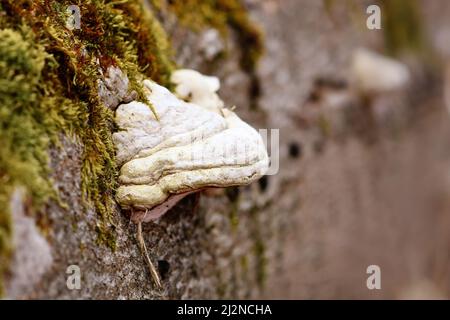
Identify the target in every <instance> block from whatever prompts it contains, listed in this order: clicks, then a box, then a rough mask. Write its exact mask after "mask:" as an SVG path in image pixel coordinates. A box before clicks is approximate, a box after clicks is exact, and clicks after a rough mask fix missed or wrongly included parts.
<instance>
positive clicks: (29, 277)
mask: <svg viewBox="0 0 450 320" xmlns="http://www.w3.org/2000/svg"><path fill="white" fill-rule="evenodd" d="M75 2H77V1H75ZM106 2H108V1H106ZM5 3H6V2H5ZM62 3H64V4H68V3H66V1H62ZM93 3H96V2H95V1H93ZM143 3H144V7H142V10H144V8H145V10H148V11H149V12H151V13H152V14H153V15H154V17H155V19H157V21H158V23H160V25H161V29H162V31H161V32H164V33H165V34H166V35H167V39H168V43H169V44H170V47H171V52H172V55H173V61H174V63H175V64H176V65H177V66H180V67H184V68H192V69H195V70H198V71H200V72H202V73H204V74H208V75H215V76H217V77H219V78H220V80H221V89H220V92H219V94H220V96H221V98H222V99H223V100H224V101H225V103H226V105H227V106H233V105H235V106H237V108H236V112H237V114H238V115H239V116H240V117H242V118H243V119H244V120H245V121H247V122H249V123H250V124H252V125H253V126H254V127H255V128H261V129H279V142H278V143H276V141H275V142H272V144H273V146H272V147H273V148H269V150H272V155H271V156H272V160H273V159H275V158H274V157H277V153H276V151H277V149H278V151H279V153H278V158H279V170H278V173H277V174H275V175H270V176H265V177H264V178H263V179H261V180H260V181H259V182H257V183H254V184H252V185H250V186H247V187H239V188H229V189H226V190H223V192H219V193H216V194H206V195H205V194H202V195H201V197H200V199H199V200H198V199H197V198H196V196H195V195H193V196H189V197H187V198H186V199H184V200H183V201H182V202H181V203H180V204H178V205H177V206H176V207H175V208H174V209H173V210H171V211H170V212H169V213H168V214H167V215H166V216H164V217H163V218H162V219H161V220H160V221H159V222H158V223H156V224H149V225H146V226H144V237H145V240H146V243H147V246H148V247H149V248H151V255H152V259H154V260H155V261H156V262H157V266H158V269H159V272H160V274H161V277H162V279H163V286H164V288H163V289H162V290H157V289H155V288H153V287H152V285H151V282H150V280H149V279H150V278H149V275H148V274H147V273H146V268H145V265H144V263H143V261H142V258H141V256H140V253H139V250H138V247H137V245H136V242H135V240H134V232H135V227H134V226H133V225H132V224H130V223H129V219H128V217H126V216H124V215H123V214H122V213H121V212H120V210H119V209H118V208H117V206H116V205H114V204H112V205H111V208H112V209H111V210H112V215H111V221H112V224H113V225H114V244H115V245H114V247H115V249H114V250H112V249H111V248H110V247H108V246H106V245H103V244H101V243H99V241H98V230H99V220H98V214H99V213H98V208H96V207H95V206H89V205H88V206H86V205H83V200H82V199H83V192H84V191H83V189H82V184H83V179H82V177H81V176H80V172H81V171H82V164H83V156H84V155H85V153H83V150H84V149H83V143H80V140H79V139H78V140H77V138H76V137H75V138H73V137H71V136H70V135H67V136H66V135H62V136H61V137H60V142H61V143H62V145H60V146H59V149H57V148H56V147H55V148H54V147H51V148H50V149H49V150H50V158H49V159H50V160H49V163H50V165H49V166H50V169H51V170H50V173H49V174H50V176H51V178H52V180H53V181H54V185H55V186H56V188H57V190H58V193H59V195H60V197H61V198H62V200H63V201H64V202H65V203H67V204H68V206H60V205H59V204H58V202H57V201H55V200H52V199H50V200H48V201H46V203H45V204H44V205H43V207H40V209H39V210H33V209H32V208H31V206H30V205H29V203H28V204H27V199H28V198H27V197H22V198H20V197H18V198H14V197H13V196H11V199H12V200H11V202H10V203H11V217H12V218H11V219H12V221H13V222H12V225H13V228H15V229H14V230H16V231H15V232H14V233H13V236H12V237H13V243H14V246H13V247H14V248H15V249H14V250H12V253H11V254H10V257H9V258H8V267H7V268H6V267H5V268H6V269H7V271H6V273H5V280H4V282H5V292H6V296H8V297H12V298H96V299H104V298H109V299H111V298H112V299H116V298H124V299H146V298H152V299H153V298H170V299H174V298H176V299H178V298H189V299H197V298H206V299H210V298H239V299H248V298H263V299H408V298H431V299H434V298H437V299H448V298H450V117H449V113H448V110H447V109H448V108H450V91H449V90H450V82H449V81H450V67H449V68H447V66H448V65H449V61H450V41H449V39H450V2H448V1H446V0H431V1H425V0H386V1H364V0H343V1H334V0H323V1H316V0H242V1H206V0H205V1H200V0H197V1H181V0H180V1H165V0H160V1H144V2H143ZM3 5H4V6H5V5H6V4H3ZM80 5H81V4H80ZM373 5H375V6H373ZM6 7H7V5H6V6H5V8H6ZM369 7H370V8H369ZM8 8H9V7H8ZM8 10H9V9H8ZM8 10H6V11H5V12H7V13H6V15H11V12H12V11H10V10H9V11H8ZM83 10H85V9H84V7H82V12H81V13H82V14H83ZM217 13H218V15H214V14H217ZM122 14H123V15H125V16H126V14H127V11H124V12H123V13H122ZM205 17H206V18H205ZM81 21H82V25H81V30H83V15H82V19H81ZM223 28H225V29H226V32H223V31H224V29H223ZM151 35H152V36H154V34H153V33H151ZM75 36H77V34H75ZM80 37H81V36H80ZM142 39H144V38H143V36H142V35H141V36H139V37H137V43H139V41H143V40H142ZM51 54H54V55H55V56H58V55H59V54H60V53H58V52H56V51H54V52H51ZM74 59H75V60H76V59H78V58H77V56H76V55H75V58H74ZM58 61H59V60H58ZM446 70H448V72H446ZM128 74H129V72H128ZM150 76H151V75H150ZM162 81H163V80H161V81H160V83H161V82H162ZM0 94H2V93H1V91H0ZM269 147H270V146H269ZM0 148H1V147H0ZM0 168H1V167H0ZM105 190H106V191H103V192H102V193H101V194H108V193H112V192H113V191H112V190H113V189H105ZM11 194H14V193H11ZM28 201H29V200H28ZM8 203H9V202H8ZM0 209H1V208H0ZM2 261H4V262H3V263H4V266H6V259H5V260H2ZM69 265H77V266H79V268H80V270H81V275H82V278H81V279H82V281H81V289H80V290H69V289H68V288H67V286H66V280H67V278H66V277H67V274H66V269H67V267H68V266H69ZM373 265H375V266H378V267H379V271H380V272H379V275H380V278H379V279H380V284H381V288H379V289H377V288H375V289H369V288H368V285H367V281H368V278H369V277H370V276H371V275H372V274H373V272H371V273H369V274H368V273H367V269H368V267H369V266H373ZM372 279H373V278H372ZM369 280H370V279H369ZM369 282H370V283H372V282H371V280H370V281H369Z"/></svg>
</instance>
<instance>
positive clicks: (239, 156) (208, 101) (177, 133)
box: [113, 70, 269, 285]
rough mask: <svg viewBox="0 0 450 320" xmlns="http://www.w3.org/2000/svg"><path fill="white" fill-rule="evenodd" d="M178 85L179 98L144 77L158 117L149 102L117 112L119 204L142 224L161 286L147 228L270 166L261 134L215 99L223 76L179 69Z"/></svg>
mask: <svg viewBox="0 0 450 320" xmlns="http://www.w3.org/2000/svg"><path fill="white" fill-rule="evenodd" d="M172 81H173V82H174V83H175V84H176V85H177V86H176V89H175V91H176V94H177V95H178V97H177V96H175V95H174V94H172V93H171V92H170V91H169V90H167V89H166V88H164V87H162V86H160V85H158V84H156V83H155V82H153V81H151V80H145V81H144V86H145V88H146V90H147V98H148V100H149V102H150V103H151V104H152V105H153V107H154V110H155V112H156V114H157V116H156V115H155V114H154V113H153V111H152V110H151V109H150V108H149V106H148V105H146V104H144V103H141V102H137V101H133V102H130V103H127V104H122V105H120V106H119V107H118V108H117V110H116V122H117V125H118V127H119V128H120V131H118V132H116V133H114V134H113V140H114V143H115V145H116V149H117V161H118V163H119V164H120V165H122V167H121V170H120V176H119V183H120V187H119V188H118V190H117V194H116V199H117V202H118V203H119V204H120V206H121V207H122V208H123V209H126V210H131V212H132V215H131V219H132V220H133V221H134V222H136V223H138V238H139V243H140V246H141V249H143V252H144V254H145V256H146V260H147V263H148V264H149V266H150V270H151V273H152V275H153V278H154V280H155V282H156V283H157V284H158V285H160V282H159V278H158V276H157V273H156V270H155V268H154V267H153V265H152V264H151V262H150V259H149V258H148V255H147V250H146V248H145V246H144V245H143V240H142V235H141V232H142V231H141V230H142V229H141V223H142V222H149V221H152V220H155V219H157V218H159V217H161V216H162V215H163V214H164V213H165V212H167V211H168V210H169V209H170V208H171V207H173V206H174V205H175V204H176V203H177V202H178V201H179V200H181V199H182V198H183V197H185V196H186V195H188V194H190V193H193V192H197V191H200V190H202V189H204V188H210V187H229V186H239V185H246V184H249V183H251V182H253V181H255V180H257V179H259V178H260V177H262V176H263V175H264V174H265V173H266V171H267V170H268V166H269V158H268V155H267V150H266V147H265V145H264V142H263V139H262V137H261V136H260V135H259V133H258V132H257V131H256V130H255V129H254V128H252V127H251V126H250V125H248V124H247V123H245V122H244V121H242V120H241V119H240V118H239V117H238V116H237V115H236V114H235V113H234V112H233V111H231V110H229V109H226V108H223V102H222V100H220V98H219V96H218V95H217V94H216V91H217V90H218V89H219V86H220V83H219V80H218V79H217V78H214V77H206V76H203V75H201V74H200V73H198V72H196V71H193V70H179V71H176V72H175V73H174V74H173V76H172ZM180 98H182V99H185V100H187V101H184V100H182V99H180Z"/></svg>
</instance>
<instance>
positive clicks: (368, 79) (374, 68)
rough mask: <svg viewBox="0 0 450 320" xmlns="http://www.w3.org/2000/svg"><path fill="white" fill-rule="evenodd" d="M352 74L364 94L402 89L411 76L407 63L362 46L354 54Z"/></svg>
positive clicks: (355, 83) (356, 84) (353, 79)
mask: <svg viewBox="0 0 450 320" xmlns="http://www.w3.org/2000/svg"><path fill="white" fill-rule="evenodd" d="M351 76H352V81H353V82H354V85H355V87H356V88H357V89H358V90H359V91H360V92H362V93H364V94H378V93H383V92H389V91H394V90H398V89H401V88H402V87H403V86H405V85H406V84H407V83H408V81H409V79H410V77H411V76H410V72H409V69H408V67H407V66H406V65H405V64H403V63H401V62H398V61H396V60H394V59H391V58H388V57H385V56H382V55H380V54H378V53H375V52H371V51H369V50H367V49H362V48H360V49H357V50H356V51H355V53H354V55H353V60H352V67H351Z"/></svg>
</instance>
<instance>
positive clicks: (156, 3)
mask: <svg viewBox="0 0 450 320" xmlns="http://www.w3.org/2000/svg"><path fill="white" fill-rule="evenodd" d="M150 2H151V3H152V4H153V7H155V8H156V9H157V10H160V11H162V10H164V9H165V8H167V9H168V10H169V11H170V12H173V13H174V14H175V15H176V16H177V17H178V19H179V21H180V23H181V24H183V25H184V26H186V27H188V28H190V29H192V30H194V31H201V30H202V29H204V28H206V27H212V28H215V29H217V30H218V31H219V32H220V33H221V35H222V36H223V37H224V38H226V36H227V35H228V34H229V30H230V29H232V30H233V31H234V32H235V34H236V36H237V40H238V42H239V45H240V48H241V49H242V52H241V58H240V65H241V68H242V69H243V70H244V71H245V72H247V73H248V75H249V77H250V80H251V86H250V89H249V95H250V97H251V102H252V103H253V104H254V105H252V106H251V107H253V108H257V103H258V102H257V100H258V97H259V95H260V83H259V80H258V78H257V76H256V73H255V71H256V66H257V63H258V61H259V59H260V58H261V56H262V55H263V53H264V37H263V33H262V30H261V29H260V28H259V27H258V26H257V25H256V24H255V23H253V22H252V20H251V19H250V17H249V14H248V11H247V9H246V8H245V6H244V5H243V3H242V1H240V0H183V1H171V0H150Z"/></svg>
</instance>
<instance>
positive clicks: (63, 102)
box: [0, 0, 173, 282]
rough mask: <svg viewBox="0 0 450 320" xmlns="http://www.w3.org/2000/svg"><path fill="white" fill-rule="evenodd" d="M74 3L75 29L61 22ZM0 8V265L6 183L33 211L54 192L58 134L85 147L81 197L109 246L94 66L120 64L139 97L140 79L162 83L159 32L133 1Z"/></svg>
mask: <svg viewBox="0 0 450 320" xmlns="http://www.w3.org/2000/svg"><path fill="white" fill-rule="evenodd" d="M73 4H76V5H78V6H79V7H80V11H81V30H77V29H75V30H69V29H67V28H66V27H65V24H66V19H67V12H66V8H67V7H68V6H69V5H73ZM0 8H1V11H0V39H1V41H0V141H2V146H1V148H0V182H1V183H0V268H1V270H0V272H1V273H3V271H5V269H6V267H7V265H8V258H9V256H10V252H11V250H12V248H11V243H10V239H11V235H12V228H11V217H10V213H9V210H10V209H9V201H10V197H11V193H12V191H13V189H14V187H15V186H23V187H25V189H26V191H27V194H28V196H29V198H30V201H31V207H32V209H33V210H34V211H35V212H36V211H38V210H42V209H43V208H44V207H43V206H44V205H45V204H46V203H47V201H48V200H49V199H51V198H53V199H57V193H56V191H55V190H54V189H53V187H52V183H51V180H50V178H49V174H50V170H49V167H48V163H49V158H48V154H47V153H48V150H49V148H50V147H52V146H53V147H55V146H56V147H57V146H58V145H59V142H58V137H59V134H60V133H61V132H63V133H65V134H66V135H70V136H75V137H76V138H77V140H79V141H81V142H82V144H83V146H84V150H83V166H82V172H81V177H82V191H83V197H84V200H85V203H86V204H91V203H92V204H93V205H94V207H95V209H96V212H97V214H98V216H99V219H98V223H97V231H98V235H99V237H98V240H99V242H101V243H106V244H108V245H109V246H110V247H112V248H114V247H115V232H114V231H115V226H114V223H113V219H112V212H113V210H112V208H113V206H114V198H113V197H114V191H115V188H116V176H117V167H116V165H115V160H114V154H115V151H114V146H113V143H112V139H111V137H112V132H113V131H114V123H113V112H112V111H111V110H109V109H108V108H106V107H105V106H104V105H103V104H102V103H101V102H100V100H99V97H98V94H97V79H99V77H100V70H99V69H100V68H101V69H103V70H106V69H107V68H108V66H110V65H116V66H118V67H120V68H121V69H122V70H123V71H124V72H125V73H126V74H127V75H128V77H129V79H130V90H136V91H137V92H138V94H139V97H140V98H141V99H144V95H143V88H142V86H141V85H140V81H139V80H140V79H141V78H143V77H150V78H152V79H154V80H155V81H158V82H160V83H162V84H164V85H167V83H168V80H169V77H170V72H171V70H172V68H173V63H172V60H171V58H170V57H171V53H170V46H169V43H168V40H167V37H166V35H165V34H164V31H163V29H162V28H161V26H160V25H159V23H158V21H157V20H156V19H155V18H154V17H153V15H152V14H151V13H150V12H148V11H147V10H144V8H143V6H142V3H141V1H139V0H130V1H107V0H84V1H72V0H70V1H69V0H67V1H65V0H62V1H49V0H0ZM0 282H1V276H0Z"/></svg>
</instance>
